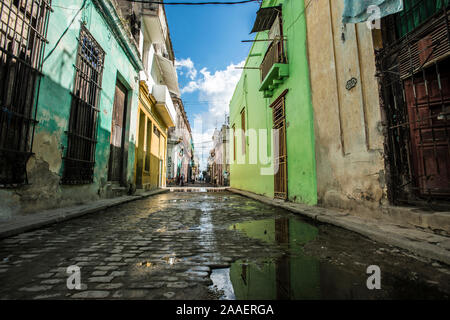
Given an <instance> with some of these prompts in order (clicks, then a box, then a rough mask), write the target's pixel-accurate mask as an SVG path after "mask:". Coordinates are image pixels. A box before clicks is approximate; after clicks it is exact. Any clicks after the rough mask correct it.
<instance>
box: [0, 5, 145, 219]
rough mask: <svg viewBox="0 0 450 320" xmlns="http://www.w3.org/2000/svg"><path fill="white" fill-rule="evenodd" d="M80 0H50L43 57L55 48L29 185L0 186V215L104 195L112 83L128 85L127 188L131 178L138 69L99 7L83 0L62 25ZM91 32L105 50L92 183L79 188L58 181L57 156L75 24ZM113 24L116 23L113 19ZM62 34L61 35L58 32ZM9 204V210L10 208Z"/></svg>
mask: <svg viewBox="0 0 450 320" xmlns="http://www.w3.org/2000/svg"><path fill="white" fill-rule="evenodd" d="M82 3H83V0H73V1H71V2H70V3H67V2H66V1H62V0H54V1H52V4H53V5H54V12H53V13H52V14H51V15H50V21H49V32H48V40H49V44H48V45H47V47H46V53H45V54H44V56H47V55H48V54H49V52H50V51H51V50H52V49H53V48H54V47H55V46H56V44H57V43H58V41H59V40H60V41H59V43H58V44H57V46H56V49H55V50H54V52H53V53H52V55H51V56H49V58H48V59H47V60H46V61H45V63H44V68H43V74H44V76H43V78H42V81H41V87H40V98H39V104H38V108H37V117H36V119H37V120H38V121H39V123H38V124H37V126H36V132H35V135H34V143H33V152H34V155H33V156H32V157H31V159H30V160H29V162H28V164H27V174H28V180H29V185H26V186H23V187H20V188H17V189H15V190H1V192H0V203H1V204H0V212H1V215H0V218H2V217H6V218H8V217H11V216H12V215H13V214H17V213H18V212H21V213H26V212H31V211H37V210H42V209H48V208H56V207H61V206H65V205H71V204H78V203H84V202H88V201H91V200H97V199H99V198H100V197H104V196H106V195H107V190H106V187H107V178H108V162H109V154H110V134H111V120H112V110H113V103H114V93H115V86H116V81H117V80H118V79H120V81H121V82H122V83H123V84H124V85H125V86H126V87H127V88H128V90H129V92H128V106H127V108H128V110H129V112H128V115H127V126H126V128H125V130H126V140H125V149H126V152H125V154H126V157H127V159H128V161H127V162H128V164H127V166H126V172H124V176H125V177H126V180H127V181H126V184H127V185H128V186H127V187H129V186H131V184H132V183H133V180H134V176H133V169H134V165H133V164H134V154H135V140H136V125H137V123H136V122H137V121H136V120H137V110H138V106H137V104H138V91H139V84H138V79H139V78H138V77H139V71H140V70H138V68H136V67H135V66H133V64H132V63H131V60H130V58H129V56H128V55H127V54H126V52H125V50H124V49H123V47H122V46H121V45H120V42H119V39H118V38H117V36H116V35H115V34H114V33H113V31H112V29H111V27H110V26H109V25H108V23H107V21H106V19H105V18H104V16H103V15H102V13H101V11H100V10H99V8H98V7H97V5H95V4H94V2H93V1H87V2H86V6H85V8H84V9H83V10H82V12H81V13H80V14H78V15H77V16H76V18H75V20H74V23H73V24H72V25H71V26H70V27H69V28H68V26H69V23H70V21H71V20H72V19H73V18H74V16H75V15H76V13H77V12H78V9H79V8H81V7H82ZM82 22H84V23H85V25H86V28H87V29H88V30H89V32H90V33H91V34H92V35H93V37H94V38H95V40H96V41H97V42H98V43H99V45H100V46H101V47H102V49H103V50H104V51H105V52H106V56H105V61H104V65H105V67H104V71H103V81H102V91H101V97H100V102H99V106H98V107H99V110H100V112H99V128H98V137H97V139H98V143H97V146H96V155H95V158H96V164H95V170H94V183H92V184H90V185H82V186H68V185H61V184H60V180H61V176H62V174H63V160H62V158H63V157H64V155H65V151H66V148H67V135H66V133H65V132H66V131H67V130H68V124H69V116H70V108H71V101H72V96H71V93H72V90H73V82H74V77H75V68H74V65H75V64H76V55H77V48H78V37H79V34H80V27H81V23H82ZM116 23H117V22H116ZM66 28H68V31H67V33H66V34H65V35H64V37H62V38H61V36H62V34H63V32H64V30H65V29H66ZM11 203H14V208H13V209H11V206H12V205H11Z"/></svg>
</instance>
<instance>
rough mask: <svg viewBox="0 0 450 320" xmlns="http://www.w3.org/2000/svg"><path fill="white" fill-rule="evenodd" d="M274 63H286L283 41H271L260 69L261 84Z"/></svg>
mask: <svg viewBox="0 0 450 320" xmlns="http://www.w3.org/2000/svg"><path fill="white" fill-rule="evenodd" d="M276 63H287V58H286V51H285V45H284V41H283V40H280V39H276V40H273V41H272V42H271V43H270V45H269V48H268V49H267V52H266V55H265V56H264V59H263V61H262V63H261V67H260V69H261V82H262V81H264V79H265V78H266V77H267V75H268V74H269V71H270V69H271V68H272V67H273V65H274V64H276Z"/></svg>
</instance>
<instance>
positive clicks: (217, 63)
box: [166, 0, 259, 166]
mask: <svg viewBox="0 0 450 320" xmlns="http://www.w3.org/2000/svg"><path fill="white" fill-rule="evenodd" d="M186 1H187V2H199V0H186ZM202 1H205V0H202ZM221 1H225V0H221ZM228 1H229V0H228ZM168 2H169V1H168ZM258 9H259V4H258V3H257V2H255V3H248V4H241V5H232V6H229V5H205V6H170V5H166V14H167V19H168V22H169V29H170V35H171V38H172V43H173V47H174V52H175V57H176V59H177V62H178V67H177V70H178V78H179V83H180V89H181V90H182V99H183V101H184V103H185V109H186V112H187V114H188V118H189V122H190V124H191V127H192V129H193V136H194V142H195V143H196V147H197V148H196V149H197V153H198V155H199V158H200V160H202V158H203V161H201V162H202V166H205V164H206V159H207V153H208V150H209V148H210V147H212V144H211V145H208V144H203V146H204V147H205V148H204V149H203V151H204V155H203V157H202V155H201V154H200V152H201V150H202V149H201V148H200V147H201V146H202V144H199V143H201V142H205V141H210V140H211V137H212V133H213V131H214V128H215V125H216V123H217V126H218V127H220V125H221V124H222V123H223V121H224V119H225V117H224V113H225V112H228V103H229V99H230V98H231V95H232V93H233V89H234V86H235V85H236V83H237V81H238V80H239V77H240V73H241V70H239V69H236V68H235V67H236V66H238V65H239V64H240V63H242V62H243V61H244V60H245V58H246V57H247V54H248V52H249V50H250V47H251V43H242V42H241V40H247V39H252V38H253V36H252V35H250V34H249V33H250V30H251V28H252V26H253V23H254V20H255V18H256V12H257V11H258ZM200 120H201V122H202V126H200V125H199V123H200V122H199V121H200Z"/></svg>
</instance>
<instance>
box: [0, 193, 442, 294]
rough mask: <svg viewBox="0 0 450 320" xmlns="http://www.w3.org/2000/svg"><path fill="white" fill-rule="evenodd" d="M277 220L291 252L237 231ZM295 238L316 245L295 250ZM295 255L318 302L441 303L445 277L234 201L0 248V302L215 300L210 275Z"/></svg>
mask: <svg viewBox="0 0 450 320" xmlns="http://www.w3.org/2000/svg"><path fill="white" fill-rule="evenodd" d="M280 219H281V221H284V220H283V219H288V220H289V221H291V223H290V226H291V227H290V228H288V229H289V231H290V232H291V233H292V234H293V233H294V231H292V228H294V227H295V228H297V229H298V230H296V231H295V232H297V233H298V234H299V236H298V237H297V238H295V239H294V240H293V241H295V242H297V241H298V243H297V244H295V245H292V244H290V245H286V242H283V241H282V239H281V238H283V237H282V236H280V234H278V233H277V234H274V235H271V234H270V232H269V234H267V233H268V231H267V230H268V229H267V230H264V228H263V229H260V228H259V229H258V228H257V229H256V230H253V231H252V230H250V229H248V230H247V229H246V227H245V226H246V225H245V223H251V222H253V221H263V222H264V221H269V222H270V221H272V220H276V221H280ZM288 220H286V221H288ZM269 222H267V223H266V225H268V223H269ZM262 225H264V223H263V224H262ZM258 230H261V234H258V232H259V231H258ZM302 233H303V234H314V235H315V236H314V237H313V238H312V239H308V240H307V241H304V240H301V238H302V237H303V236H302ZM265 235H267V236H268V237H272V236H273V237H272V238H273V239H274V241H264V236H265ZM300 251H301V254H302V255H305V256H307V257H311V258H308V259H310V260H311V261H313V260H314V261H317V265H316V266H317V267H315V268H316V269H317V270H319V269H320V270H319V271H318V274H319V275H320V279H319V281H318V284H316V285H315V286H319V287H320V288H319V291H320V297H322V298H328V297H332V298H358V297H365V298H372V297H373V298H380V297H381V298H391V297H420V298H433V297H448V292H449V291H448V290H449V288H448V285H449V283H450V281H449V280H450V277H449V271H448V268H446V267H443V266H441V265H439V264H437V263H433V264H431V262H430V261H425V260H422V261H421V260H417V259H416V258H415V257H413V256H412V255H411V254H408V253H405V252H403V251H401V250H398V249H395V248H392V247H389V246H386V245H384V246H383V245H380V244H377V243H375V242H372V241H369V240H367V239H365V238H363V237H361V236H359V235H356V234H353V233H351V232H347V231H344V230H342V229H339V228H335V227H331V226H328V225H314V224H311V223H309V222H307V221H304V220H302V219H301V218H300V217H298V216H295V215H293V214H291V213H289V212H287V211H284V210H280V209H277V208H273V207H271V206H268V205H265V204H262V203H259V202H256V201H254V200H250V199H247V198H244V197H242V196H239V195H236V194H231V193H178V192H174V193H167V194H160V195H157V196H154V197H151V198H148V199H145V200H139V201H135V202H132V203H128V204H125V205H121V206H118V207H115V208H113V209H109V210H108V211H103V212H98V213H95V214H91V215H87V216H84V217H82V218H78V219H74V220H70V221H67V222H64V223H60V224H56V225H53V226H51V227H48V228H45V229H40V230H36V231H33V232H28V233H24V234H21V235H18V236H15V237H12V238H7V239H4V240H2V241H0V283H1V284H2V285H1V288H0V298H1V299H84V298H101V299H217V298H219V297H220V295H221V293H220V291H218V290H212V289H211V288H212V286H211V285H212V281H211V279H210V275H211V272H212V270H214V269H225V268H229V267H230V266H231V265H232V264H233V263H235V262H236V261H241V262H242V261H245V262H246V263H253V262H255V263H256V262H261V261H263V263H266V262H267V261H272V262H273V261H281V260H282V259H290V258H292V259H294V258H295V257H296V255H297V256H298V252H300ZM280 259H281V260H280ZM308 261H309V260H308ZM372 264H377V265H380V267H381V270H382V271H383V290H379V292H373V293H371V292H369V291H368V290H367V288H366V282H365V281H366V279H367V275H366V268H367V266H369V265H372ZM72 265H76V266H79V267H80V268H81V282H82V290H69V289H68V288H67V286H66V280H67V278H68V276H69V275H68V274H67V273H66V270H67V267H69V266H72ZM245 265H246V264H245ZM292 265H294V262H292ZM231 269H233V267H232V268H231ZM304 272H306V271H305V270H303V269H302V268H298V270H294V271H292V270H291V273H298V274H302V273H304ZM308 272H309V271H308ZM306 278H307V277H306ZM255 281H256V280H255ZM344 283H345V284H344ZM234 284H235V281H234ZM340 284H342V286H343V287H341V288H336V287H337V286H339V285H340ZM276 286H277V287H279V286H280V284H279V283H277V285H276ZM281 286H282V284H281ZM348 286H353V287H351V288H349V287H348ZM394 286H395V288H394ZM438 286H439V287H440V290H444V291H446V292H442V291H438V289H437V288H436V287H438ZM349 294H350V296H349ZM352 295H353V296H352ZM237 298H239V297H237ZM291 298H292V296H291Z"/></svg>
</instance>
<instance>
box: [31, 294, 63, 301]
mask: <svg viewBox="0 0 450 320" xmlns="http://www.w3.org/2000/svg"><path fill="white" fill-rule="evenodd" d="M61 297H62V295H61V294H60V293H52V294H41V295H38V296H35V297H34V298H33V299H34V300H45V299H51V300H53V299H56V298H61Z"/></svg>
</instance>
